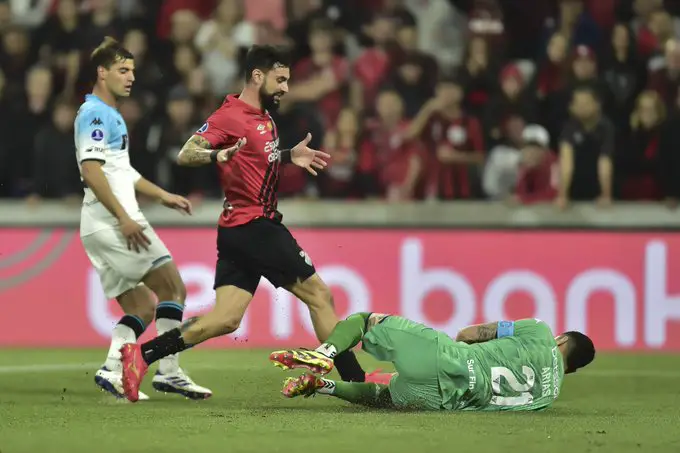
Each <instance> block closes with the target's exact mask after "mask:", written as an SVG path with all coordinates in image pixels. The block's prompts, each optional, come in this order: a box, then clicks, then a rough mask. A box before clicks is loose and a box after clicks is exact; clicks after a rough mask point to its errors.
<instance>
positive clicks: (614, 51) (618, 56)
mask: <svg viewBox="0 0 680 453" xmlns="http://www.w3.org/2000/svg"><path fill="white" fill-rule="evenodd" d="M646 76H647V74H646V72H645V67H644V65H643V64H642V63H641V62H640V60H639V59H638V56H637V53H636V51H635V45H634V42H633V36H632V32H631V30H630V28H629V27H628V26H627V25H625V24H621V23H619V24H616V25H615V26H614V28H613V29H612V33H611V42H610V47H609V52H608V54H607V56H606V60H605V63H604V69H603V77H604V80H606V82H607V85H608V87H609V93H610V100H611V120H612V121H613V122H614V126H615V127H616V129H617V131H619V132H620V134H618V135H619V136H625V135H626V134H625V132H626V131H628V129H629V127H628V126H629V123H630V115H629V112H631V111H632V110H633V107H634V105H635V98H636V97H637V95H638V93H639V92H640V91H641V90H642V88H643V87H644V84H645V82H646Z"/></svg>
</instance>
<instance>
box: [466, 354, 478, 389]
mask: <svg viewBox="0 0 680 453" xmlns="http://www.w3.org/2000/svg"><path fill="white" fill-rule="evenodd" d="M467 370H468V378H469V379H470V383H469V384H468V390H474V389H475V387H476V386H477V375H476V374H475V361H474V360H472V359H469V360H468V361H467Z"/></svg>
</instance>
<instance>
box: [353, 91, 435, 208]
mask: <svg viewBox="0 0 680 453" xmlns="http://www.w3.org/2000/svg"><path fill="white" fill-rule="evenodd" d="M376 111H377V117H376V118H375V119H373V120H371V121H369V123H368V126H367V129H368V130H367V138H366V139H365V140H364V142H363V143H362V145H361V155H360V157H359V171H360V172H361V173H363V174H368V175H370V179H371V180H372V181H371V184H370V185H369V187H367V189H368V190H367V192H368V193H367V195H369V196H376V195H378V196H383V197H386V198H387V199H388V200H389V201H403V200H411V199H413V198H414V196H415V191H416V188H417V185H418V183H419V182H420V179H421V177H422V171H423V167H424V165H423V164H424V159H423V157H424V155H423V150H422V148H421V146H420V144H419V143H418V141H416V140H410V139H409V138H408V134H407V132H408V122H407V121H406V120H405V119H404V102H403V100H402V99H401V97H400V96H399V93H397V92H396V91H382V92H381V93H380V94H379V95H378V98H377V102H376Z"/></svg>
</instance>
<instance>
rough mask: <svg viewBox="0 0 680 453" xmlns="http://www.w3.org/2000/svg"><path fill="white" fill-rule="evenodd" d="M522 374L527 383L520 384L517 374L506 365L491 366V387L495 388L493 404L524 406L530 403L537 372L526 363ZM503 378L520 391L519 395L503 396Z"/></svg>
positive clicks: (511, 386)
mask: <svg viewBox="0 0 680 453" xmlns="http://www.w3.org/2000/svg"><path fill="white" fill-rule="evenodd" d="M522 374H523V375H524V380H525V382H526V384H520V383H519V381H517V378H516V377H515V374H514V373H513V372H512V371H510V370H509V369H508V368H506V367H504V366H496V367H492V368H491V388H492V390H493V397H492V398H491V404H493V405H494V406H522V405H524V404H530V403H531V402H532V401H533V399H534V397H533V395H532V394H531V389H532V388H533V387H534V383H535V382H536V374H535V373H534V370H532V369H531V368H529V367H528V366H526V365H524V366H523V367H522ZM501 379H505V382H507V383H508V385H509V386H510V388H512V390H514V391H515V392H517V393H519V395H518V396H503V394H502V392H501Z"/></svg>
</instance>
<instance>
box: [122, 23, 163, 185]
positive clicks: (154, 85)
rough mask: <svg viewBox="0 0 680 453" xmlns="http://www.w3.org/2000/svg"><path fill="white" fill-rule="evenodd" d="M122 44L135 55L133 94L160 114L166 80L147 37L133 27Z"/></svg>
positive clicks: (148, 107) (154, 112)
mask: <svg viewBox="0 0 680 453" xmlns="http://www.w3.org/2000/svg"><path fill="white" fill-rule="evenodd" d="M123 45H124V46H125V48H126V49H129V50H130V52H132V54H133V55H134V56H135V96H136V97H137V98H139V99H140V100H141V101H142V102H143V106H144V109H145V110H147V111H149V112H152V113H153V114H156V113H161V114H162V112H163V106H162V105H161V104H160V103H161V102H162V101H163V100H164V99H165V93H164V91H165V90H164V87H165V83H167V82H165V81H164V78H165V74H164V72H163V70H162V68H161V67H160V66H159V64H158V62H157V61H156V60H155V59H154V58H153V55H152V53H150V52H149V37H148V36H147V35H146V33H145V32H144V31H143V30H141V29H137V28H133V29H130V30H128V31H127V33H125V38H124V40H123ZM133 149H134V148H133ZM133 154H134V153H133ZM143 174H146V173H143Z"/></svg>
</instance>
